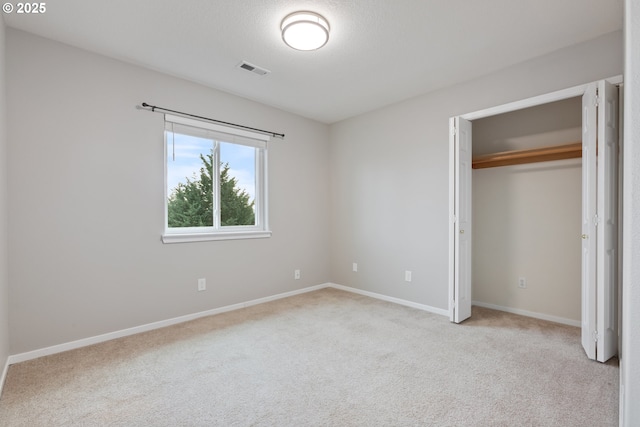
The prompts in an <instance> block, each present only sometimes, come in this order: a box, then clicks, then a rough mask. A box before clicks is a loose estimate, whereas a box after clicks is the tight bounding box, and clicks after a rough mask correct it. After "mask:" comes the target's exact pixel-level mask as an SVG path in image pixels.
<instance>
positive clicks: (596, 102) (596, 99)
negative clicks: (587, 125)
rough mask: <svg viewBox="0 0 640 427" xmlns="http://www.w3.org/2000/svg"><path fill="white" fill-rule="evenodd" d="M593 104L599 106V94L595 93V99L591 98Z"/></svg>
mask: <svg viewBox="0 0 640 427" xmlns="http://www.w3.org/2000/svg"><path fill="white" fill-rule="evenodd" d="M593 105H595V106H596V107H598V106H600V96H598V95H596V97H595V99H594V100H593Z"/></svg>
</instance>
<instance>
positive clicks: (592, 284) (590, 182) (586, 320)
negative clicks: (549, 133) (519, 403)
mask: <svg viewBox="0 0 640 427" xmlns="http://www.w3.org/2000/svg"><path fill="white" fill-rule="evenodd" d="M596 90H597V85H596V84H592V85H590V86H589V87H588V88H587V90H586V92H585V94H584V95H583V96H582V305H581V307H582V310H581V311H582V314H581V316H582V347H584V351H585V352H586V353H587V357H588V358H589V359H594V360H595V358H596V340H595V333H596V332H595V331H596V239H597V236H596V223H595V221H596V209H597V203H596V184H597V175H596V174H597V163H596V138H597V133H596V130H597V128H596V126H597V110H596Z"/></svg>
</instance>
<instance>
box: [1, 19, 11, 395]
mask: <svg viewBox="0 0 640 427" xmlns="http://www.w3.org/2000/svg"><path fill="white" fill-rule="evenodd" d="M5 68H6V67H5V26H4V20H3V19H2V18H0V372H2V370H3V369H4V366H5V364H6V361H7V357H8V356H9V273H8V267H9V265H8V259H9V249H8V242H7V216H8V214H7V212H8V202H7V132H6V130H7V121H6V114H7V112H6V94H5V74H6V73H5ZM0 380H1V378H0ZM1 387H2V384H0V388H1Z"/></svg>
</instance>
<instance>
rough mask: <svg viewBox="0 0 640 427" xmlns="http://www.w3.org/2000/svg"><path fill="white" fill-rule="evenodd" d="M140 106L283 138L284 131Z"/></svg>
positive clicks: (144, 104) (161, 108)
mask: <svg viewBox="0 0 640 427" xmlns="http://www.w3.org/2000/svg"><path fill="white" fill-rule="evenodd" d="M142 106H143V107H144V108H150V109H151V111H152V112H154V113H155V111H156V110H162V111H167V112H169V113H174V114H180V115H181V116H186V117H193V118H196V119H200V120H206V121H209V122H213V123H220V124H222V125H227V126H233V127H235V128H239V129H247V130H252V131H254V132H259V133H262V134H265V135H271V136H273V137H274V138H275V137H278V138H282V139H284V133H276V132H271V131H269V130H264V129H257V128H252V127H249V126H244V125H238V124H235V123H229V122H223V121H222V120H216V119H210V118H209V117H203V116H196V115H195V114H189V113H183V112H182V111H176V110H170V109H168V108H164V107H158V106H156V105H149V104H147V103H146V102H143V103H142Z"/></svg>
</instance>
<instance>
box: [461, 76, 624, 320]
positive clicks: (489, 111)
mask: <svg viewBox="0 0 640 427" xmlns="http://www.w3.org/2000/svg"><path fill="white" fill-rule="evenodd" d="M600 80H605V81H607V82H609V83H611V84H614V85H618V86H622V84H623V77H622V75H617V76H614V77H609V78H605V79H600ZM596 81H597V80H596ZM592 84H593V82H589V83H585V84H582V85H578V86H573V87H570V88H567V89H562V90H558V91H555V92H550V93H546V94H543V95H538V96H534V97H531V98H526V99H522V100H518V101H514V102H509V103H507V104H502V105H498V106H495V107H490V108H486V109H484V110H479V111H474V112H471V113H466V114H461V115H458V116H454V117H451V118H450V123H452V122H453V120H455V118H456V117H460V118H463V119H465V120H469V121H473V120H477V119H483V118H486V117H491V116H497V115H499V114H504V113H509V112H512V111H517V110H522V109H524V108H529V107H536V106H538V105H544V104H549V103H552V102H556V101H562V100H565V99H569V98H576V97H581V96H583V95H584V93H585V92H586V91H587V89H588V88H589V87H590V85H592ZM620 116H622V112H621V114H620ZM453 140H454V137H453V135H452V134H450V144H451V142H452V141H453ZM472 144H473V141H472ZM450 150H451V149H450ZM450 152H451V151H450ZM620 153H621V154H620V155H622V150H620ZM450 162H451V160H450ZM621 164H622V161H620V165H621ZM452 173H454V172H453V170H452V168H450V171H449V174H450V176H449V181H450V182H449V191H450V197H453V195H452V194H451V191H452V188H453V183H452V182H451V181H454V176H451V174H452ZM619 186H620V187H622V182H620V183H619ZM454 222H455V216H454V212H453V211H452V210H451V203H450V212H449V224H450V226H449V232H450V233H451V232H452V231H451V230H453V229H454V228H455V227H453V226H452V224H453V223H454ZM618 235H619V239H618V241H619V242H621V241H622V224H621V227H620V228H619V230H618ZM449 241H450V244H449V261H450V262H449V319H451V320H452V321H454V319H455V318H456V316H455V313H456V311H460V310H459V309H458V310H456V305H457V304H458V303H459V299H457V298H455V282H456V278H457V277H458V275H457V274H456V272H457V271H458V269H457V267H456V266H455V265H454V263H453V262H452V260H454V259H455V250H456V249H455V246H454V245H452V244H451V241H452V238H451V236H450V238H449ZM618 256H619V258H620V259H621V258H622V253H621V252H619V255H618ZM469 268H471V267H469ZM471 289H473V287H472V288H471ZM619 291H620V281H618V292H619ZM456 323H459V322H456Z"/></svg>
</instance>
